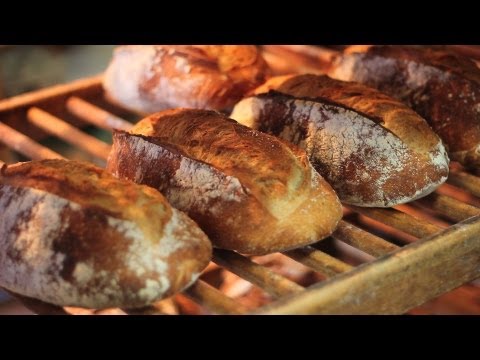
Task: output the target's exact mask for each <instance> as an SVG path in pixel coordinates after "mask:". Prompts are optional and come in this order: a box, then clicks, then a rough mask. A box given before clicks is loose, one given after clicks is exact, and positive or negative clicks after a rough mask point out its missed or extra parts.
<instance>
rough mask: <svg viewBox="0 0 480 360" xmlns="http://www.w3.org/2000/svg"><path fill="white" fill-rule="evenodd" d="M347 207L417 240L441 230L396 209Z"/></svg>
mask: <svg viewBox="0 0 480 360" xmlns="http://www.w3.org/2000/svg"><path fill="white" fill-rule="evenodd" d="M348 207H349V208H351V209H352V210H354V211H355V212H358V213H360V214H363V215H365V216H368V217H370V218H372V219H375V220H377V221H380V222H381V223H384V224H386V225H389V226H391V227H393V228H395V229H398V230H401V231H403V232H405V233H407V234H410V235H413V236H415V237H417V238H423V237H425V236H429V235H432V234H435V233H437V232H439V231H441V230H442V228H441V227H439V226H436V225H433V224H430V223H429V222H427V221H425V220H422V219H418V218H416V217H413V216H411V215H408V214H405V213H403V212H401V211H398V210H396V209H380V208H366V207H359V206H353V205H349V206H348Z"/></svg>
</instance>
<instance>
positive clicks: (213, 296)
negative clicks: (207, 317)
mask: <svg viewBox="0 0 480 360" xmlns="http://www.w3.org/2000/svg"><path fill="white" fill-rule="evenodd" d="M185 294H186V295H188V296H189V297H190V298H192V300H194V301H196V302H198V303H199V304H201V305H203V306H205V307H206V308H208V309H210V310H212V311H214V312H216V313H218V314H225V315H228V314H231V315H234V314H244V313H246V312H247V311H248V309H247V308H246V307H245V306H243V305H241V304H239V303H237V302H236V301H235V300H233V299H231V298H229V297H227V296H225V295H224V294H222V293H221V292H220V291H219V290H217V289H215V288H214V287H213V286H211V285H209V284H207V283H206V282H204V281H202V280H198V281H197V282H195V283H194V284H193V285H192V286H191V287H189V288H188V289H187V290H185Z"/></svg>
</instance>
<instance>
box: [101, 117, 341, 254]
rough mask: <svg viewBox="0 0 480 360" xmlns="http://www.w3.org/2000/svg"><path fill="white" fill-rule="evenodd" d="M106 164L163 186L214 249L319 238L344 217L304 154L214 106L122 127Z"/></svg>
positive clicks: (254, 248) (279, 245)
mask: <svg viewBox="0 0 480 360" xmlns="http://www.w3.org/2000/svg"><path fill="white" fill-rule="evenodd" d="M107 168H108V170H110V171H111V172H112V173H113V174H114V175H115V176H118V177H120V178H125V179H129V180H133V181H135V182H138V183H141V184H146V185H149V186H152V187H154V188H156V189H158V190H160V191H161V192H162V193H163V194H164V195H165V197H166V198H167V199H168V200H169V201H170V203H171V204H172V205H173V206H175V207H177V208H178V209H180V210H183V211H185V212H186V213H188V214H189V216H190V217H192V218H193V219H194V220H195V221H197V223H198V224H199V225H200V226H201V227H202V229H203V230H204V231H205V232H206V233H207V235H208V236H209V238H210V239H211V240H212V242H213V244H214V245H215V246H217V247H220V248H225V249H231V250H237V251H239V252H242V253H248V254H265V253H270V252H275V251H284V250H288V249H292V248H295V247H299V246H303V245H307V244H311V243H314V242H316V241H318V240H321V239H322V238H324V237H326V236H328V235H330V234H331V233H332V232H333V230H334V229H335V227H336V225H337V223H338V221H339V220H340V218H341V216H342V208H341V205H340V202H339V201H338V198H337V196H336V195H335V193H334V192H333V190H332V188H331V187H330V186H329V185H328V184H327V183H326V182H325V181H324V180H323V179H322V177H321V176H320V175H318V173H317V172H316V171H315V170H314V169H313V168H312V167H311V165H310V163H309V162H308V159H307V157H306V154H305V153H304V152H303V151H301V150H300V149H298V148H296V147H294V146H293V145H289V144H286V143H284V142H282V141H281V140H279V139H277V138H275V137H273V136H269V135H266V134H263V133H261V132H258V131H255V130H251V129H249V128H247V127H245V126H242V125H239V124H238V123H237V122H235V121H233V120H230V119H228V118H226V117H225V116H223V115H221V114H219V113H217V112H214V111H207V110H189V109H176V110H169V111H164V112H161V113H157V114H154V115H151V116H149V117H147V118H145V119H144V120H142V121H140V122H139V123H138V124H137V125H136V126H135V127H134V128H133V129H132V130H131V131H130V133H124V132H116V133H115V134H114V142H113V148H112V152H111V154H110V157H109V159H108V165H107Z"/></svg>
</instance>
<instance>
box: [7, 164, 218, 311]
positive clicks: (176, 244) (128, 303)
mask: <svg viewBox="0 0 480 360" xmlns="http://www.w3.org/2000/svg"><path fill="white" fill-rule="evenodd" d="M0 209H1V212H0V286H2V287H5V288H6V289H9V290H10V291H13V292H15V293H18V294H21V295H24V296H28V297H32V298H36V299H39V300H41V301H44V302H47V303H51V304H55V305H59V306H80V307H88V308H105V307H116V306H120V307H127V308H128V307H139V306H145V305H148V304H150V303H152V302H154V301H156V300H158V299H161V298H164V297H167V296H169V295H171V294H173V293H175V292H177V291H180V290H181V289H183V288H184V287H186V286H188V285H189V284H190V283H192V282H193V281H194V280H195V279H196V278H197V276H198V275H199V273H200V272H201V271H202V270H203V268H204V267H206V266H207V265H208V262H209V260H210V257H211V245H210V242H209V240H208V238H207V237H206V236H205V234H204V233H203V232H202V231H201V230H200V229H199V228H198V227H197V226H196V224H195V223H194V222H193V221H192V220H191V219H189V218H188V217H187V216H186V215H184V214H182V213H181V212H179V211H177V210H176V209H173V208H172V207H171V206H170V205H169V204H168V202H167V201H166V200H165V198H164V197H163V196H162V195H161V194H159V193H158V192H157V191H155V190H154V189H151V188H148V187H146V186H139V185H137V184H134V183H131V182H127V181H123V180H119V179H116V178H114V177H113V176H111V175H110V174H108V173H107V172H105V171H103V170H101V169H99V168H97V167H95V166H93V165H90V164H87V163H80V162H74V161H63V160H45V161H32V162H28V163H22V164H18V165H15V166H9V167H7V168H6V169H3V170H2V173H1V175H0ZM152 219H154V220H152Z"/></svg>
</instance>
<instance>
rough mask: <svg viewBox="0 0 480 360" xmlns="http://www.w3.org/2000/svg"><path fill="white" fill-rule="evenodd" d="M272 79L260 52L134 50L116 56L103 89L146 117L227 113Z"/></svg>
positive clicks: (226, 47)
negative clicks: (172, 111) (172, 112)
mask: <svg viewBox="0 0 480 360" xmlns="http://www.w3.org/2000/svg"><path fill="white" fill-rule="evenodd" d="M267 74H268V67H267V65H266V63H265V61H264V60H263V58H262V56H261V54H260V52H259V51H258V49H257V48H256V47H255V46H247V45H188V46H187V45H133V46H122V47H119V48H117V49H116V50H115V52H114V56H113V59H112V61H111V63H110V65H109V66H108V68H107V70H106V72H105V77H104V81H103V86H104V88H105V91H106V95H107V97H108V98H110V99H111V100H113V101H114V102H116V103H118V104H120V105H122V106H124V107H126V108H128V109H131V110H134V111H136V112H139V113H142V114H150V113H153V112H156V111H160V110H164V109H169V108H175V107H194V108H200V109H216V110H224V109H229V108H231V107H232V106H233V105H234V104H235V103H236V102H237V101H238V100H240V99H241V98H242V97H243V96H244V95H245V94H246V93H247V92H248V91H250V90H252V89H254V88H255V87H257V86H258V85H260V84H261V83H262V82H263V81H265V79H266V76H267Z"/></svg>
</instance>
